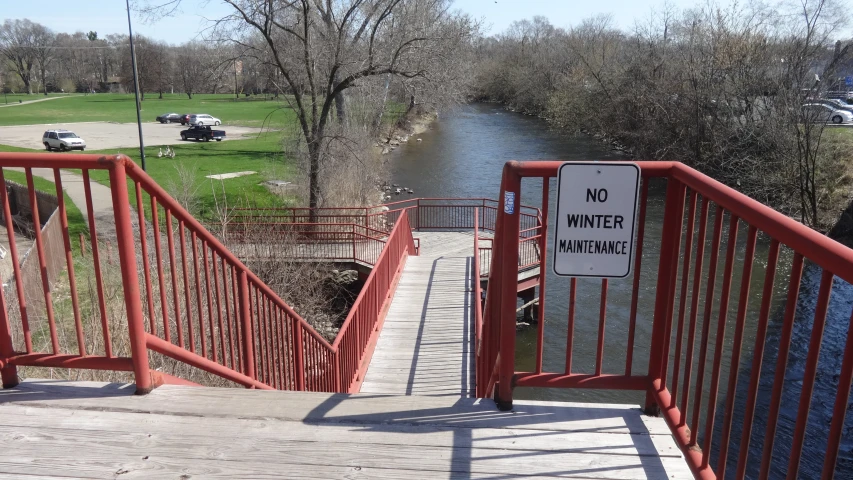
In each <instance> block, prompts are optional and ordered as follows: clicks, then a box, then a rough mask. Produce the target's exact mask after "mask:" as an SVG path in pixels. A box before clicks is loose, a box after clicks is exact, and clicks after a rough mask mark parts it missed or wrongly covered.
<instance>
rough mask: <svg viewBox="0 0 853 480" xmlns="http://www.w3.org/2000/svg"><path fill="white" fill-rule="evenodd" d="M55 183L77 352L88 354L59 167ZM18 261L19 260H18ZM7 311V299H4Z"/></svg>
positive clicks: (81, 354)
mask: <svg viewBox="0 0 853 480" xmlns="http://www.w3.org/2000/svg"><path fill="white" fill-rule="evenodd" d="M53 183H54V185H55V186H56V200H57V202H58V205H57V213H58V214H59V221H60V222H61V226H62V243H63V246H64V247H65V267H66V268H67V269H68V288H69V290H70V293H71V309H72V311H73V312H74V330H75V332H76V334H77V352H78V353H79V354H80V356H81V357H85V356H86V338H85V336H84V335H83V320H82V319H81V317H80V300H79V299H78V298H77V277H76V275H75V274H74V258H73V256H72V252H71V236H70V234H69V232H68V214H67V211H66V209H65V192H64V191H63V190H62V176H61V175H60V173H59V169H58V168H57V169H54V170H53ZM16 263H17V262H16ZM3 306H4V312H5V300H4V304H3Z"/></svg>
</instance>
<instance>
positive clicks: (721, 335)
mask: <svg viewBox="0 0 853 480" xmlns="http://www.w3.org/2000/svg"><path fill="white" fill-rule="evenodd" d="M737 234H738V217H737V215H735V214H734V213H729V238H728V241H727V245H726V266H725V269H724V270H723V288H722V290H721V292H720V309H719V314H718V317H717V334H716V335H715V336H714V341H715V343H716V344H715V345H714V362H713V363H712V368H711V385H710V387H711V388H710V393H709V394H708V413H707V414H706V416H705V441H704V443H703V447H702V468H706V467H707V466H708V462H709V461H710V458H711V443H712V441H713V439H714V419H715V417H716V413H717V392H718V390H719V387H720V369H721V368H722V363H721V362H722V356H723V344H724V341H725V338H726V320H727V318H728V313H729V294H730V292H731V286H732V270H733V268H734V260H735V248H736V247H737ZM735 368H737V366H735Z"/></svg>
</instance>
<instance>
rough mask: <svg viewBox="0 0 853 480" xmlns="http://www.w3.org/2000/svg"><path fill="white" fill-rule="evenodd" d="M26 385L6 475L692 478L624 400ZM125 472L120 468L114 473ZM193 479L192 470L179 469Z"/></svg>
mask: <svg viewBox="0 0 853 480" xmlns="http://www.w3.org/2000/svg"><path fill="white" fill-rule="evenodd" d="M450 395H452V397H425V396H377V395H370V394H360V395H341V394H321V393H299V392H269V391H257V390H241V389H224V388H194V387H179V386H162V387H159V388H157V389H156V390H154V392H152V393H151V394H149V395H146V396H141V397H140V396H135V395H132V390H131V389H129V388H127V387H125V386H122V385H116V384H103V383H97V382H60V381H43V382H23V383H22V384H21V385H20V386H19V387H17V388H15V389H12V390H4V391H2V392H0V416H2V418H3V419H4V421H3V422H0V442H3V444H4V448H5V450H4V458H3V459H2V460H0V477H4V476H5V477H7V478H12V477H21V476H22V474H24V473H27V474H29V475H35V476H46V477H50V476H61V475H64V476H66V477H69V476H70V477H80V478H83V477H86V478H116V477H118V478H123V479H124V478H152V477H157V478H164V477H166V478H168V477H172V478H177V477H179V476H180V475H190V476H193V477H202V478H208V477H210V478H228V477H229V476H230V477H232V478H235V477H239V478H275V477H276V476H278V477H282V476H285V477H288V478H343V477H347V478H383V479H384V478H405V477H413V478H507V477H516V476H524V475H530V476H535V477H541V478H554V477H561V478H577V477H580V478H686V477H685V475H689V472H688V471H687V467H686V465H685V464H684V461H683V458H682V456H681V452H680V451H679V450H678V449H677V447H676V446H675V444H674V442H673V440H672V438H671V435H670V434H669V431H668V429H667V428H666V426H665V424H664V423H663V420H662V419H659V418H650V417H644V416H642V415H640V413H639V410H638V409H637V408H631V407H628V406H624V405H595V404H565V403H557V402H518V405H517V408H516V411H515V412H500V411H498V410H497V409H495V406H494V404H493V402H491V401H488V400H484V401H480V400H475V399H466V398H462V397H460V396H459V394H458V392H453V393H451V394H450ZM118 472H122V473H120V474H119V473H118ZM185 478H186V477H185Z"/></svg>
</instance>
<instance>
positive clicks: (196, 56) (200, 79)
mask: <svg viewBox="0 0 853 480" xmlns="http://www.w3.org/2000/svg"><path fill="white" fill-rule="evenodd" d="M176 56H177V62H178V65H179V67H178V68H177V69H176V71H177V80H178V82H179V84H180V86H181V88H182V89H183V90H184V93H186V94H187V97H188V98H189V99H192V98H193V93H195V92H197V91H198V90H199V89H200V87H201V86H203V85H205V84H207V83H208V78H207V77H208V75H209V72H210V69H211V66H209V65H208V63H209V52H208V51H207V49H206V48H205V47H204V45H202V44H200V43H197V42H191V43H187V44H185V45H181V46H180V47H179V48H178V49H177V52H176Z"/></svg>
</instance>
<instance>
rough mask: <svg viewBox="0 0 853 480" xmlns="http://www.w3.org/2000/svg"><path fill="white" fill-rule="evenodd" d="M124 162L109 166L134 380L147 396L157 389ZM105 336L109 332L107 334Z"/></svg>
mask: <svg viewBox="0 0 853 480" xmlns="http://www.w3.org/2000/svg"><path fill="white" fill-rule="evenodd" d="M123 162H124V160H117V161H115V162H114V163H112V165H111V166H110V169H109V172H110V192H111V193H112V201H113V214H114V215H115V222H116V244H117V245H118V258H119V265H120V266H121V280H122V282H121V283H122V290H123V291H124V304H125V308H126V309H127V329H128V334H129V337H130V355H131V358H132V359H133V376H134V379H135V381H136V393H137V395H144V394H146V393H148V392H150V391H151V390H152V388H154V385H153V384H152V382H151V372H150V370H149V366H148V346H147V344H146V341H145V335H146V334H145V319H144V317H143V314H142V294H141V293H140V291H139V275H138V273H137V270H136V247H135V246H134V241H133V226H132V225H131V222H130V202H129V201H128V196H127V195H128V193H127V177H126V175H125V169H124V163H123ZM105 333H106V332H105Z"/></svg>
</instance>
